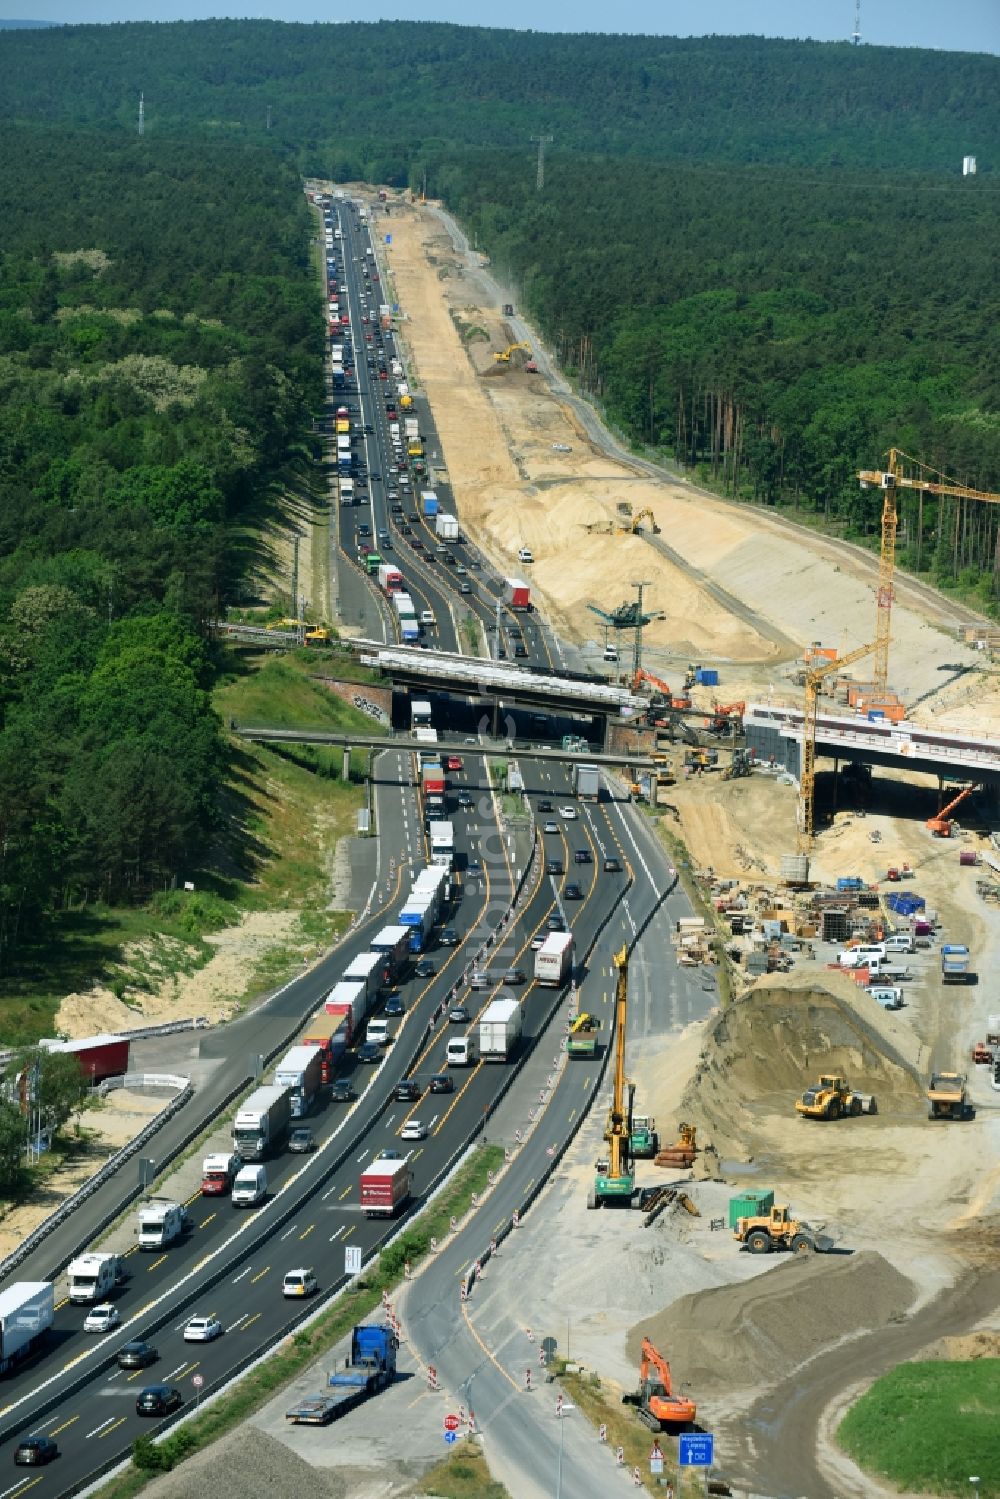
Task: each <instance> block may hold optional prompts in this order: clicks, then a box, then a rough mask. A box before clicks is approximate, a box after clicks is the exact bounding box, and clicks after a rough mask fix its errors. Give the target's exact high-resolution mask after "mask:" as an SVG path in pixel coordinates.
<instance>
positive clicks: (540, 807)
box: [538, 799, 552, 812]
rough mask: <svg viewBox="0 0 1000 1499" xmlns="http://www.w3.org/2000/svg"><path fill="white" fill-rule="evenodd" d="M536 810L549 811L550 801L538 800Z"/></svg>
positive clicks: (550, 809) (550, 808)
mask: <svg viewBox="0 0 1000 1499" xmlns="http://www.w3.org/2000/svg"><path fill="white" fill-rule="evenodd" d="M538 810H539V812H551V811H552V803H551V802H550V801H548V800H547V799H546V800H545V801H543V802H539V803H538Z"/></svg>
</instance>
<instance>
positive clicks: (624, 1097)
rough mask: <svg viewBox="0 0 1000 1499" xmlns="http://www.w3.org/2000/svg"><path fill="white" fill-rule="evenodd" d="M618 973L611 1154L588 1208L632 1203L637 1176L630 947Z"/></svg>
mask: <svg viewBox="0 0 1000 1499" xmlns="http://www.w3.org/2000/svg"><path fill="white" fill-rule="evenodd" d="M614 965H615V967H616V968H617V970H618V978H617V980H616V983H615V1032H614V1047H615V1063H614V1081H613V1085H612V1093H611V1107H610V1109H609V1110H608V1122H607V1125H606V1126H605V1130H604V1138H605V1140H606V1141H607V1142H608V1146H609V1147H610V1148H609V1152H608V1157H607V1159H606V1160H600V1161H598V1162H597V1175H596V1177H595V1179H594V1185H593V1187H592V1189H591V1191H590V1194H589V1196H588V1198H587V1206H588V1207H591V1208H596V1207H600V1206H601V1205H602V1204H604V1203H605V1202H617V1203H621V1204H623V1205H624V1206H625V1207H630V1206H631V1204H632V1193H633V1190H634V1187H635V1173H634V1171H633V1170H632V1150H631V1140H632V1103H633V1100H634V1098H635V1084H634V1083H631V1082H629V1081H628V1080H627V1078H626V1077H625V1020H626V1016H627V1012H628V948H627V947H622V948H621V949H620V950H619V951H618V952H616V953H615V955H614Z"/></svg>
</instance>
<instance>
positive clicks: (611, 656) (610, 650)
mask: <svg viewBox="0 0 1000 1499" xmlns="http://www.w3.org/2000/svg"><path fill="white" fill-rule="evenodd" d="M604 659H605V661H617V660H618V647H617V646H616V645H606V646H605V647H604Z"/></svg>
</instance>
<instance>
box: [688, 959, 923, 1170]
mask: <svg viewBox="0 0 1000 1499" xmlns="http://www.w3.org/2000/svg"><path fill="white" fill-rule="evenodd" d="M796 978H797V983H789V982H787V981H786V982H782V981H780V980H778V981H775V980H773V979H768V980H767V981H766V982H764V983H761V984H759V985H758V986H757V987H755V988H754V989H751V990H750V992H749V993H748V994H747V995H746V996H745V997H744V998H743V999H741V1000H739V1001H737V1002H736V1003H735V1004H733V1005H730V1006H729V1007H728V1008H727V1009H726V1010H724V1011H723V1012H722V1014H721V1015H720V1016H719V1017H718V1019H717V1020H716V1021H715V1023H714V1024H713V1025H712V1027H711V1029H710V1030H709V1032H708V1034H707V1036H706V1039H705V1044H704V1046H703V1048H702V1053H701V1057H700V1059H699V1063H698V1069H697V1071H696V1073H695V1075H694V1077H693V1078H692V1080H691V1082H690V1083H689V1084H688V1087H687V1089H686V1090H685V1093H684V1097H683V1100H682V1104H681V1116H682V1117H683V1118H685V1119H690V1120H691V1121H692V1123H694V1124H697V1125H698V1127H699V1131H700V1132H701V1134H702V1135H704V1137H705V1139H706V1141H707V1140H708V1139H710V1140H711V1141H712V1142H713V1143H714V1144H715V1146H716V1148H717V1149H719V1150H720V1151H727V1150H732V1151H736V1152H737V1153H739V1154H746V1151H747V1146H748V1142H750V1141H752V1140H753V1136H754V1131H755V1127H756V1128H758V1129H759V1128H760V1126H761V1125H762V1124H763V1123H764V1122H765V1118H766V1116H771V1115H774V1114H779V1115H782V1116H787V1117H793V1116H792V1113H791V1111H792V1109H793V1104H794V1100H795V1099H796V1098H797V1097H799V1095H800V1094H801V1093H802V1091H803V1089H804V1088H805V1087H807V1086H808V1084H809V1083H810V1082H811V1081H814V1080H815V1079H816V1078H817V1077H818V1076H819V1074H820V1073H821V1072H838V1073H841V1074H842V1075H843V1076H845V1077H846V1078H847V1079H848V1081H849V1082H850V1083H851V1085H852V1087H854V1088H857V1089H858V1090H859V1091H860V1092H862V1093H873V1094H875V1096H876V1098H877V1100H878V1106H879V1113H880V1114H882V1113H884V1112H886V1109H888V1111H889V1112H891V1113H892V1114H894V1115H896V1116H897V1117H898V1115H900V1114H904V1115H915V1114H916V1113H918V1112H920V1111H922V1109H923V1107H924V1097H923V1082H922V1080H921V1076H920V1073H919V1071H918V1070H917V1067H916V1058H917V1047H916V1044H915V1042H914V1041H913V1039H912V1037H911V1036H910V1035H909V1034H907V1032H906V1031H904V1030H903V1027H902V1023H901V1022H899V1021H893V1020H892V1019H886V1018H884V1017H883V1014H882V1012H880V1011H878V1010H877V1007H876V1006H875V1003H874V1001H873V1000H871V999H869V998H868V997H867V995H864V994H863V993H861V991H860V990H859V989H858V988H857V986H856V985H855V984H853V983H852V982H851V981H850V979H846V978H844V977H843V975H840V974H834V973H830V974H826V973H817V974H813V975H810V976H808V977H807V976H806V975H797V976H796Z"/></svg>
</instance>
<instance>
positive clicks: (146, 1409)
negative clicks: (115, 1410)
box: [135, 1384, 183, 1416]
mask: <svg viewBox="0 0 1000 1499" xmlns="http://www.w3.org/2000/svg"><path fill="white" fill-rule="evenodd" d="M182 1404H183V1396H182V1395H181V1392H180V1390H178V1389H176V1388H175V1386H173V1385H169V1384H148V1385H147V1386H146V1388H145V1389H144V1390H140V1391H139V1394H138V1396H137V1397H136V1402H135V1413H136V1415H137V1416H168V1415H169V1414H170V1412H171V1411H175V1410H179V1408H180V1406H181V1405H182Z"/></svg>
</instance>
